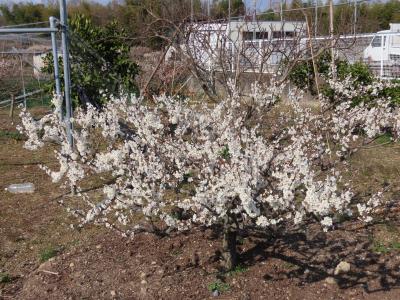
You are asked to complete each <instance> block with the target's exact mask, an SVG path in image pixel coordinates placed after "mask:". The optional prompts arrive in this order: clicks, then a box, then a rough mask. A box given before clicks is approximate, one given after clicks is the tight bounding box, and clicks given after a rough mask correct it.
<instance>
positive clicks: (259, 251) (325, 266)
mask: <svg viewBox="0 0 400 300" xmlns="http://www.w3.org/2000/svg"><path fill="white" fill-rule="evenodd" d="M311 227H312V228H311V229H309V228H308V229H307V230H293V231H291V232H286V233H284V234H283V233H282V234H278V235H275V236H274V237H271V236H269V237H268V236H266V235H265V234H264V235H263V234H260V233H256V234H255V235H251V236H255V237H254V240H253V246H252V247H251V248H250V249H248V250H246V251H244V252H243V253H241V256H240V260H241V263H242V264H244V265H247V266H251V265H257V264H258V263H260V262H268V260H271V259H277V260H280V261H282V262H283V264H282V265H283V267H282V268H277V269H276V270H275V271H273V272H268V273H267V274H265V275H264V279H265V280H268V281H280V280H284V279H287V278H297V279H298V280H299V281H300V284H306V283H315V282H319V281H323V280H325V279H326V278H327V277H333V278H334V279H335V281H336V283H337V284H338V286H339V288H341V289H348V288H353V287H356V286H359V287H362V288H363V289H364V290H365V292H367V293H373V292H378V291H385V290H390V289H397V288H399V287H400V255H399V252H398V251H393V252H389V253H384V254H383V253H377V252H376V251H374V245H373V243H374V241H373V239H371V232H370V231H369V229H368V228H364V229H363V230H361V231H358V232H353V231H347V230H344V229H342V230H337V231H332V232H328V233H324V232H322V231H321V228H320V227H319V226H317V225H315V226H311ZM341 261H346V262H348V263H350V265H351V270H350V271H349V272H347V273H342V274H334V270H335V267H336V266H337V265H338V264H339V263H340V262H341ZM285 264H286V265H289V266H290V268H287V267H286V268H285V267H284V265H285Z"/></svg>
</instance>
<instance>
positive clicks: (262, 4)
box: [0, 0, 269, 11]
mask: <svg viewBox="0 0 400 300" xmlns="http://www.w3.org/2000/svg"><path fill="white" fill-rule="evenodd" d="M94 1H96V2H100V3H103V4H105V3H108V2H110V0H94ZM203 1H207V0H203ZM20 2H33V3H45V2H47V1H46V0H0V3H7V4H8V3H20ZM67 2H68V0H67ZM244 3H245V4H246V6H247V7H252V6H253V0H244ZM267 3H269V0H257V10H259V11H264V10H265V8H266V7H267V5H268V4H267Z"/></svg>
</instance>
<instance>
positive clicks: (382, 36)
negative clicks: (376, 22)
mask: <svg viewBox="0 0 400 300" xmlns="http://www.w3.org/2000/svg"><path fill="white" fill-rule="evenodd" d="M384 47H385V44H384V35H381V71H380V77H381V79H382V78H383V59H384V54H383V51H384Z"/></svg>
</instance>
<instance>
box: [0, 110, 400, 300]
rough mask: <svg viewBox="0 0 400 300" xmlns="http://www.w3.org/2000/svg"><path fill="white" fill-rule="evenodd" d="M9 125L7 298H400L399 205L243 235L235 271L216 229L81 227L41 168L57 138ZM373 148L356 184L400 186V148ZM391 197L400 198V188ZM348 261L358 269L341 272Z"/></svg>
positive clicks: (1, 193) (2, 208)
mask: <svg viewBox="0 0 400 300" xmlns="http://www.w3.org/2000/svg"><path fill="white" fill-rule="evenodd" d="M34 112H35V113H38V114H40V113H42V112H43V110H40V109H35V110H34ZM0 130H1V131H0V144H1V147H0V299H212V298H215V299H299V300H300V299H310V300H314V299H315V300H316V299H379V300H384V299H400V291H399V289H398V288H399V286H400V234H399V218H398V209H397V208H396V207H395V206H394V207H393V209H392V212H391V213H390V214H389V215H386V216H384V217H382V218H380V219H378V220H377V222H376V223H374V224H372V225H370V226H364V225H363V224H361V223H359V222H357V221H347V222H344V223H342V224H340V225H339V227H338V229H337V230H335V231H331V232H328V233H324V232H322V231H321V229H320V227H319V226H317V225H315V224H310V225H308V226H304V227H303V228H301V229H296V230H289V231H285V232H279V231H277V232H274V233H269V234H267V233H262V232H252V233H248V232H247V233H243V234H242V236H241V238H240V245H239V249H238V250H239V252H240V262H241V265H240V267H238V268H236V269H235V270H234V271H232V272H229V273H226V272H223V271H222V270H221V269H220V267H219V266H220V255H219V249H220V247H221V242H220V237H219V234H218V230H217V229H216V228H208V229H204V228H197V229H194V230H192V231H191V232H188V233H183V234H172V235H170V236H163V237H160V236H156V235H153V234H145V233H143V234H138V235H137V236H135V238H134V239H126V238H123V237H121V236H119V235H118V234H117V233H115V232H113V231H110V230H106V229H105V228H103V227H98V226H87V227H85V228H83V229H82V230H77V229H72V228H71V227H70V225H71V224H74V222H75V220H74V218H73V217H71V216H70V215H69V214H68V213H67V212H66V211H65V209H64V208H63V207H61V206H60V205H59V204H58V202H57V200H58V199H60V197H62V196H65V194H66V191H65V190H63V189H60V187H59V186H58V185H56V184H52V183H51V182H50V181H49V179H48V177H47V175H46V174H44V172H42V171H41V170H40V169H39V168H38V164H40V163H44V162H46V163H56V162H55V161H54V159H53V158H52V155H51V154H52V153H51V152H52V150H53V149H52V148H51V146H49V147H48V148H46V149H43V150H40V151H37V152H31V151H28V150H25V149H23V148H22V145H23V141H22V140H20V139H21V137H20V136H19V135H17V134H16V133H15V124H11V123H10V119H9V118H8V116H7V112H6V111H0ZM365 151H367V152H368V151H369V152H368V153H367V154H366V153H365V152H364V153H360V154H359V156H357V157H356V159H355V161H354V165H355V167H356V168H358V173H357V174H359V182H356V183H355V184H356V185H358V186H361V187H364V190H365V192H369V190H370V189H372V187H376V186H383V185H388V184H390V185H397V186H398V183H399V176H398V175H399V169H398V166H400V164H399V163H400V155H399V149H398V148H396V147H395V146H394V147H393V148H389V147H384V148H377V149H375V150H365ZM371 151H373V152H371ZM363 155H364V156H363ZM21 182H32V183H34V184H35V186H36V191H35V192H34V193H33V194H11V193H9V192H7V191H5V190H4V188H5V187H7V186H8V185H9V184H11V183H21ZM391 197H392V200H398V197H399V193H398V192H397V193H396V192H395V193H392V194H391ZM341 261H347V262H348V263H350V265H351V269H350V271H349V272H347V273H344V274H339V275H334V269H335V267H336V266H337V264H338V263H339V262H341ZM327 278H328V279H327ZM213 289H214V290H218V293H216V292H214V295H213V293H212V290H213ZM217 294H218V295H217Z"/></svg>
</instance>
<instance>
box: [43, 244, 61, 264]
mask: <svg viewBox="0 0 400 300" xmlns="http://www.w3.org/2000/svg"><path fill="white" fill-rule="evenodd" d="M57 254H58V250H57V249H56V248H54V247H49V248H46V249H44V250H43V251H42V252H41V253H40V262H45V261H48V260H49V259H50V258H53V257H55V256H57Z"/></svg>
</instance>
